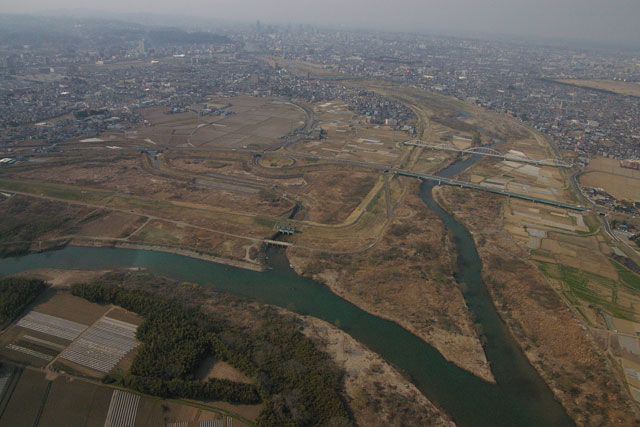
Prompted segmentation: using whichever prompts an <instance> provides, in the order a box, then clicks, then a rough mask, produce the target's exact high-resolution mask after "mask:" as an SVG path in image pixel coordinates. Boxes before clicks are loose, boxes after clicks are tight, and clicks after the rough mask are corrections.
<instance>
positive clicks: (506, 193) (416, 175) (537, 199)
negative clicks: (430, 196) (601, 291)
mask: <svg viewBox="0 0 640 427" xmlns="http://www.w3.org/2000/svg"><path fill="white" fill-rule="evenodd" d="M393 173H395V174H396V175H402V176H408V177H411V178H418V179H426V180H429V181H435V182H437V183H438V185H440V184H447V185H455V186H457V187H461V188H472V189H474V190H481V191H486V192H489V193H493V194H500V195H501V196H507V197H513V198H515V199H523V200H528V201H530V202H536V203H542V204H545V205H550V206H556V207H559V208H565V209H571V210H574V211H580V212H583V211H586V210H587V208H585V207H584V206H579V205H572V204H570V203H564V202H557V201H555V200H549V199H542V198H540V197H532V196H527V195H525V194H520V193H512V192H511V191H504V190H498V189H495V188H490V187H485V186H482V185H478V184H471V183H469V182H464V181H458V180H455V179H451V178H443V177H440V176H435V175H426V174H422V173H415V172H410V171H406V170H402V169H393Z"/></svg>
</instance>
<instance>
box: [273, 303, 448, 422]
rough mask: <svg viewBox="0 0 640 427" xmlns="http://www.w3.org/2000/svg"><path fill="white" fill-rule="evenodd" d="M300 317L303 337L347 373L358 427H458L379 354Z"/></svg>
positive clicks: (349, 398)
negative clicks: (374, 426)
mask: <svg viewBox="0 0 640 427" xmlns="http://www.w3.org/2000/svg"><path fill="white" fill-rule="evenodd" d="M283 312H286V311H284V310H283ZM286 313H288V314H293V313H290V312H286ZM296 317H297V318H298V319H300V321H301V322H302V333H303V334H304V335H306V336H307V337H309V338H310V339H311V340H312V341H313V342H314V343H315V345H316V346H318V347H319V348H320V349H321V350H323V351H324V352H326V353H327V354H328V355H329V356H330V357H331V358H332V359H333V360H334V361H335V362H336V364H337V365H338V366H339V367H340V368H342V369H344V371H345V376H344V387H345V390H344V392H345V394H346V398H347V402H348V404H349V407H350V409H351V411H352V413H353V415H354V418H355V421H356V423H357V425H361V426H367V425H425V426H426V425H429V426H438V427H444V426H448V427H452V426H455V423H454V422H453V421H452V420H451V419H450V418H449V417H448V416H447V415H446V414H444V413H443V412H442V411H440V410H439V409H438V408H437V407H436V406H434V404H433V403H432V402H431V401H430V400H429V399H427V398H426V397H425V396H424V395H423V394H422V393H420V391H419V390H418V389H417V388H416V387H415V386H414V385H413V384H412V383H411V382H410V381H409V380H408V379H406V378H404V377H403V376H402V375H401V374H400V372H398V371H397V370H396V369H395V368H394V367H392V366H391V365H390V364H389V363H387V362H386V361H385V360H384V359H382V358H381V357H380V356H379V355H378V354H376V353H374V352H372V351H371V350H369V349H368V348H367V347H365V346H364V345H362V344H361V343H359V342H358V341H356V340H355V339H353V338H352V337H351V336H350V335H348V334H346V333H345V332H343V331H341V330H340V329H338V328H336V327H335V326H333V325H331V324H330V323H327V322H325V321H322V320H320V319H317V318H315V317H311V316H301V315H296Z"/></svg>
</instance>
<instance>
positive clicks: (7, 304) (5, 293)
mask: <svg viewBox="0 0 640 427" xmlns="http://www.w3.org/2000/svg"><path fill="white" fill-rule="evenodd" d="M45 287H46V285H45V283H44V282H43V281H42V280H37V279H26V278H21V277H8V278H5V279H0V328H4V327H5V326H6V325H8V324H9V323H11V322H12V321H13V320H15V318H16V317H18V316H19V315H20V313H22V310H24V308H25V307H26V306H27V305H29V304H30V303H31V302H32V301H33V300H34V299H36V297H37V296H38V295H40V293H41V292H42V291H43V290H44V289H45Z"/></svg>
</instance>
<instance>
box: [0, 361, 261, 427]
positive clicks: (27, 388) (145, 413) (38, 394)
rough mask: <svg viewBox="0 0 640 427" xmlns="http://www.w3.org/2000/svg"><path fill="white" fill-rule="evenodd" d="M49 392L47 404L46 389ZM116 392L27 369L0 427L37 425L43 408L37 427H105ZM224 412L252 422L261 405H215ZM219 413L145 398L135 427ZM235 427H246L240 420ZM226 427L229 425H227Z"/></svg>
mask: <svg viewBox="0 0 640 427" xmlns="http://www.w3.org/2000/svg"><path fill="white" fill-rule="evenodd" d="M48 384H50V390H49V392H48V394H47V398H46V401H44V396H45V389H46V388H47V385H48ZM112 394H113V389H112V388H109V387H105V386H102V385H98V384H95V383H91V382H88V381H85V380H82V379H74V378H69V377H67V376H64V375H59V376H57V378H54V379H53V380H51V382H49V381H47V380H46V379H45V375H44V374H43V373H40V372H36V371H33V370H29V369H25V370H24V371H23V372H22V375H21V376H20V378H19V382H18V384H17V386H16V388H15V390H14V391H13V393H12V394H11V396H10V398H9V401H8V404H7V407H6V410H5V411H4V413H3V414H2V417H1V418H0V426H7V427H9V426H10V427H14V426H16V427H18V426H32V425H35V420H36V416H37V414H38V412H39V410H40V407H41V406H42V414H41V416H40V421H39V423H38V424H37V425H39V426H44V427H49V426H50V427H58V426H69V427H71V426H73V427H75V426H102V425H104V422H105V419H106V417H107V411H108V409H109V404H110V402H111V396H112ZM207 406H211V407H212V408H213V409H214V410H215V407H218V408H220V409H221V410H223V411H230V412H233V413H236V414H239V415H240V416H243V417H245V418H248V419H250V420H253V419H255V417H256V416H257V415H258V412H259V411H260V407H261V406H260V405H253V406H248V405H228V404H216V403H214V404H212V405H209V404H207ZM221 417H224V416H223V415H221V414H220V413H216V412H212V411H211V410H207V409H206V407H205V408H200V407H193V406H187V405H183V404H179V403H175V402H171V401H165V400H161V399H158V398H154V397H148V396H142V397H141V399H140V403H139V405H138V411H137V415H136V423H135V426H136V427H156V426H161V425H164V424H165V423H170V422H190V423H192V424H191V425H198V422H199V421H204V420H212V419H220V418H221ZM233 424H234V425H239V426H245V425H247V424H245V423H244V422H242V421H241V420H239V419H234V420H233ZM225 425H226V424H225Z"/></svg>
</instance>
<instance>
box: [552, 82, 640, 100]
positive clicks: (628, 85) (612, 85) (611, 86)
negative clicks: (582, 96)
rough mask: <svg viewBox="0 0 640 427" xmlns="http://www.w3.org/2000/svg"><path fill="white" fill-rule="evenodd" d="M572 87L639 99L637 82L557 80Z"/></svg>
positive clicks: (638, 84)
mask: <svg viewBox="0 0 640 427" xmlns="http://www.w3.org/2000/svg"><path fill="white" fill-rule="evenodd" d="M558 82H560V83H565V84H569V85H573V86H580V87H587V88H591V89H599V90H604V91H607V92H613V93H619V94H621V95H629V96H637V97H640V83H637V82H618V81H613V80H579V79H565V80H558Z"/></svg>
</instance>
